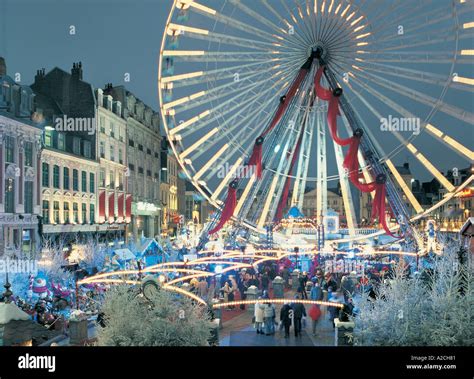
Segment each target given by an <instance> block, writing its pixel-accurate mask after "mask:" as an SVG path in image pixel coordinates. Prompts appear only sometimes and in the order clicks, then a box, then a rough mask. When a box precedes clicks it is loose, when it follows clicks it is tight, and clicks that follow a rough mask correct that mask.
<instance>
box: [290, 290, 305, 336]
mask: <svg viewBox="0 0 474 379" xmlns="http://www.w3.org/2000/svg"><path fill="white" fill-rule="evenodd" d="M295 299H296V300H299V299H300V297H299V295H295ZM291 308H292V309H293V322H294V330H295V337H298V336H301V320H302V318H303V317H306V309H305V307H304V305H303V304H301V303H293V305H292V306H291Z"/></svg>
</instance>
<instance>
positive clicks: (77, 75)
mask: <svg viewBox="0 0 474 379" xmlns="http://www.w3.org/2000/svg"><path fill="white" fill-rule="evenodd" d="M71 75H72V77H73V78H74V79H77V80H82V62H79V63H73V64H72V70H71Z"/></svg>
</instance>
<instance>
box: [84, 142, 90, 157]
mask: <svg viewBox="0 0 474 379" xmlns="http://www.w3.org/2000/svg"><path fill="white" fill-rule="evenodd" d="M82 143H83V145H84V147H83V148H84V156H85V157H86V158H91V157H92V147H91V143H90V141H83V142H82Z"/></svg>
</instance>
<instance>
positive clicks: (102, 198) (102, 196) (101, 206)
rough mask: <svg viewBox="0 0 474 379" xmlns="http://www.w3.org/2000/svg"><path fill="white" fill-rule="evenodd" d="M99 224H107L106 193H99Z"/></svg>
mask: <svg viewBox="0 0 474 379" xmlns="http://www.w3.org/2000/svg"><path fill="white" fill-rule="evenodd" d="M99 222H100V223H102V222H105V191H100V193H99Z"/></svg>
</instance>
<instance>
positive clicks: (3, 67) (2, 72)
mask: <svg viewBox="0 0 474 379" xmlns="http://www.w3.org/2000/svg"><path fill="white" fill-rule="evenodd" d="M6 75H7V64H6V63H5V58H3V57H0V76H6Z"/></svg>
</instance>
